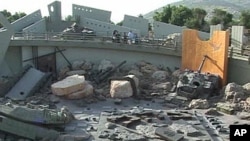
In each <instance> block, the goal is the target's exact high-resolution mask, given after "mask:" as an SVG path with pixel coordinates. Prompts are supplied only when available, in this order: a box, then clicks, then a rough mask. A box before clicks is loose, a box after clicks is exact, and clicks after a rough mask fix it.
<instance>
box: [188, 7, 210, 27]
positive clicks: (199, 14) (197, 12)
mask: <svg viewBox="0 0 250 141" xmlns="http://www.w3.org/2000/svg"><path fill="white" fill-rule="evenodd" d="M206 15H207V12H206V11H205V10H204V9H201V8H194V9H192V17H191V18H189V19H187V21H186V23H185V26H187V27H188V28H192V29H197V30H201V31H206V32H207V29H206V28H205V27H206V26H207V25H206V24H207V23H206V21H205V16H206Z"/></svg>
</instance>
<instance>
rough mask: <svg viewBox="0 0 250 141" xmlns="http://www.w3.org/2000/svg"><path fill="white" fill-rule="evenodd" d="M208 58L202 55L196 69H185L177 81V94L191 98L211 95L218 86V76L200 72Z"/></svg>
mask: <svg viewBox="0 0 250 141" xmlns="http://www.w3.org/2000/svg"><path fill="white" fill-rule="evenodd" d="M207 58H208V56H207V55H204V57H203V60H202V62H201V64H200V66H199V68H198V70H197V71H193V70H189V69H185V70H184V71H183V72H182V74H181V75H180V78H179V81H178V83H177V94H178V95H182V96H185V97H187V98H190V99H193V98H197V97H204V96H205V97H204V98H206V97H207V96H209V95H211V94H212V93H213V92H215V91H216V90H217V89H218V88H219V80H220V78H219V76H218V75H216V74H210V73H201V70H202V67H203V65H204V63H205V61H206V59H207Z"/></svg>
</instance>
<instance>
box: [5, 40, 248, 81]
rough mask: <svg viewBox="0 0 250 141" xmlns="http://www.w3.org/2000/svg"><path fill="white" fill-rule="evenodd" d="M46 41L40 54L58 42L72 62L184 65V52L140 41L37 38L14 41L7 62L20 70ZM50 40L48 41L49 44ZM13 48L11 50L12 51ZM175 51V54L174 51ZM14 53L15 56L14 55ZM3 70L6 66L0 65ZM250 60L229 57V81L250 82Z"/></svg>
mask: <svg viewBox="0 0 250 141" xmlns="http://www.w3.org/2000/svg"><path fill="white" fill-rule="evenodd" d="M41 42H43V44H42V45H41V46H39V47H38V56H39V55H44V54H47V53H51V52H54V49H55V48H54V47H55V46H58V47H59V48H60V49H66V51H64V52H63V53H64V54H65V56H66V57H67V58H68V59H69V60H70V61H71V62H72V61H75V60H81V59H85V60H89V61H91V62H93V63H99V62H100V61H101V60H102V59H109V60H111V61H112V62H114V63H115V64H118V63H120V62H121V61H124V60H127V62H128V63H126V64H125V66H131V65H132V64H133V63H135V62H137V61H140V60H146V61H148V62H151V63H153V64H155V65H163V66H168V67H170V68H171V69H172V70H173V69H174V67H180V66H181V53H180V52H179V53H178V52H175V51H171V50H167V49H161V48H154V47H142V46H137V45H130V46H129V45H123V44H113V43H109V44H106V43H96V42H93V43H86V42H71V43H69V44H68V42H70V41H63V42H58V41H57V42H55V43H50V42H48V41H34V43H33V42H32V43H31V44H30V45H27V43H28V41H23V43H22V44H24V43H26V45H23V46H22V47H20V46H18V45H20V44H21V43H15V42H13V41H12V42H11V44H10V50H8V53H7V54H8V55H7V56H8V58H6V59H5V60H9V59H13V61H11V62H8V66H12V67H9V68H11V69H15V70H19V69H20V68H19V67H18V66H20V64H21V63H22V62H21V61H20V60H21V59H20V57H22V60H25V59H30V58H32V56H33V55H32V47H31V46H34V45H35V43H36V44H41ZM46 44H47V45H46ZM18 48H19V49H20V48H21V51H18ZM9 52H12V53H9ZM171 54H172V55H171ZM13 56H14V58H13ZM56 56H57V58H56V59H57V69H60V68H61V67H63V66H66V65H68V64H67V61H66V60H65V59H64V58H63V57H62V56H61V54H59V53H57V55H56ZM27 64H33V62H32V61H28V62H23V66H25V65H27ZM1 70H3V69H2V68H1ZM249 71H250V64H249V62H248V60H247V59H236V58H229V64H228V75H227V78H228V82H236V83H238V84H245V83H247V82H249V80H250V75H248V73H249Z"/></svg>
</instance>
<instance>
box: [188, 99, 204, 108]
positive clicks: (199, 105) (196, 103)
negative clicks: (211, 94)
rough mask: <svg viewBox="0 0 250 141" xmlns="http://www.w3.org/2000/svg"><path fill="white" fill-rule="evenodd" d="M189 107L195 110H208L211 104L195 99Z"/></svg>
mask: <svg viewBox="0 0 250 141" xmlns="http://www.w3.org/2000/svg"><path fill="white" fill-rule="evenodd" d="M188 107H189V108H195V109H207V108H209V104H208V102H207V100H206V99H193V100H192V101H191V102H190V104H189V106H188Z"/></svg>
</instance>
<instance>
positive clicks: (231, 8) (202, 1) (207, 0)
mask: <svg viewBox="0 0 250 141" xmlns="http://www.w3.org/2000/svg"><path fill="white" fill-rule="evenodd" d="M170 5H171V6H179V5H183V6H186V7H188V8H202V9H205V10H206V11H207V13H208V14H207V17H206V18H209V17H211V15H212V11H213V9H215V8H219V9H222V10H225V11H227V12H229V13H232V14H233V15H234V18H237V17H239V15H240V12H241V11H242V10H247V9H249V10H250V1H249V0H192V1H191V0H182V1H179V2H175V3H171V4H170ZM165 6H167V5H164V6H162V7H161V8H159V9H156V10H154V11H150V12H149V13H147V14H145V15H144V18H146V19H149V20H152V19H153V16H154V14H155V12H156V11H158V12H161V11H162V8H163V7H165Z"/></svg>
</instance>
